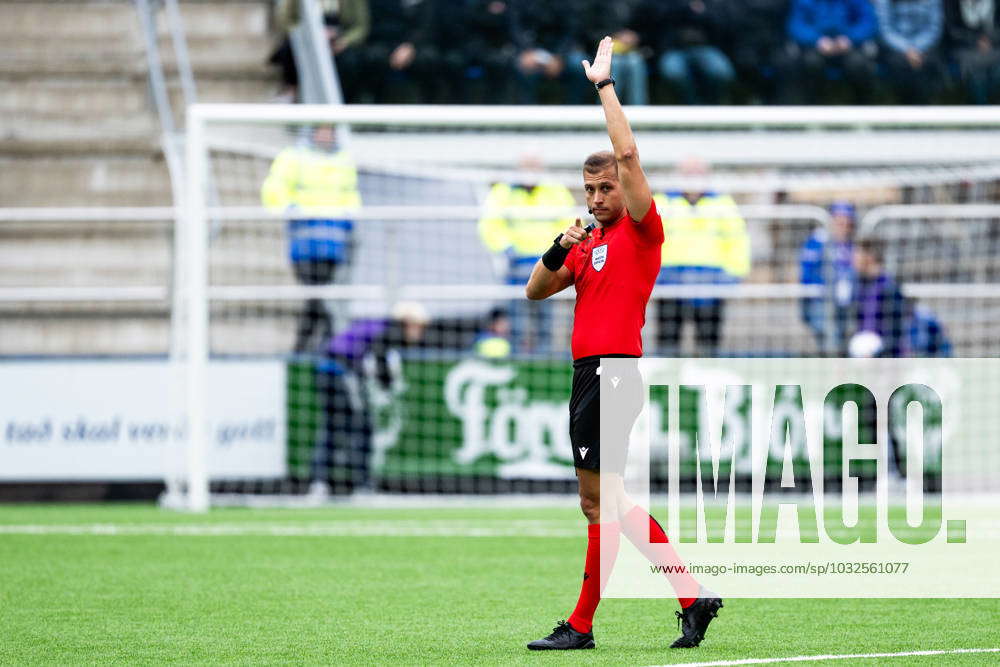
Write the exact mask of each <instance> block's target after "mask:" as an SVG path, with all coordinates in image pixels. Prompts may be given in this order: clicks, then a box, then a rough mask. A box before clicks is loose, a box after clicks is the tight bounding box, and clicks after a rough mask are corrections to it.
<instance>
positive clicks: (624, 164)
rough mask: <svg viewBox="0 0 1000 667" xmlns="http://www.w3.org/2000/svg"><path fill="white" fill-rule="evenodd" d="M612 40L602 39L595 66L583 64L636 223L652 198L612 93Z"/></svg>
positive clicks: (634, 146) (641, 217) (628, 128)
mask: <svg viewBox="0 0 1000 667" xmlns="http://www.w3.org/2000/svg"><path fill="white" fill-rule="evenodd" d="M612 45H613V40H612V39H611V38H610V37H605V38H604V39H602V40H601V43H600V44H598V46H597V54H596V55H595V56H594V63H593V64H590V62H588V61H586V60H584V61H583V69H584V71H585V72H586V74H587V78H588V79H590V81H591V82H592V83H593V84H594V85H596V86H597V94H598V95H599V96H600V98H601V106H603V107H604V118H605V120H606V122H607V126H608V136H610V137H611V146H612V148H614V153H615V161H616V162H617V163H618V178H619V179H620V180H621V184H622V191H623V194H624V198H625V208H626V209H628V212H629V215H630V216H631V217H632V219H633V220H635V221H637V222H638V221H640V220H642V219H643V218H645V217H646V213H647V212H648V211H649V205H650V202H651V201H652V199H653V195H652V193H651V192H650V190H649V183H648V182H647V181H646V174H645V172H643V170H642V165H641V164H639V150H638V149H637V148H636V145H635V137H634V136H633V135H632V128H631V127H630V126H629V124H628V119H627V118H626V117H625V112H624V111H623V110H622V105H621V102H619V101H618V95H617V94H616V93H615V86H614V79H612V78H611V48H612Z"/></svg>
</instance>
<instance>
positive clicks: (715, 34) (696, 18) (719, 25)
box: [632, 0, 736, 104]
mask: <svg viewBox="0 0 1000 667" xmlns="http://www.w3.org/2000/svg"><path fill="white" fill-rule="evenodd" d="M725 10H726V5H725V3H724V0H641V2H640V3H639V5H638V7H637V8H636V11H635V15H634V18H633V21H632V24H633V27H634V28H635V30H636V32H637V33H638V34H639V35H640V36H641V38H642V41H643V43H645V44H649V45H650V46H652V47H653V50H654V52H655V53H656V57H657V58H658V61H657V67H658V68H659V72H660V75H661V76H663V78H664V79H666V80H667V81H668V82H669V83H670V84H671V85H672V86H673V87H674V88H675V89H676V90H677V91H678V93H679V95H680V98H681V101H682V102H683V103H684V104H718V103H720V102H722V101H723V100H724V99H725V98H726V96H727V94H728V92H729V87H730V84H732V82H733V79H734V78H735V76H736V74H735V72H734V71H733V66H732V63H730V62H729V58H727V57H726V54H724V53H723V52H722V51H721V50H720V49H719V47H718V46H716V45H717V44H720V43H722V36H723V35H724V34H725V30H726V17H725Z"/></svg>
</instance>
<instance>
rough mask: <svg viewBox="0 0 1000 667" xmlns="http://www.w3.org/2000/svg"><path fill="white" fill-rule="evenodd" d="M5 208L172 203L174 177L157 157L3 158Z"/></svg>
mask: <svg viewBox="0 0 1000 667" xmlns="http://www.w3.org/2000/svg"><path fill="white" fill-rule="evenodd" d="M0 170H2V173H3V174H4V177H3V178H0V205H2V206H170V205H171V204H172V200H171V193H170V177H169V174H168V172H167V167H166V165H165V164H164V163H163V161H162V160H161V159H159V158H158V157H156V156H155V155H151V154H145V155H100V154H98V155H94V154H72V155H70V154H66V153H65V152H55V153H54V154H52V155H18V156H14V155H9V154H8V155H5V156H0Z"/></svg>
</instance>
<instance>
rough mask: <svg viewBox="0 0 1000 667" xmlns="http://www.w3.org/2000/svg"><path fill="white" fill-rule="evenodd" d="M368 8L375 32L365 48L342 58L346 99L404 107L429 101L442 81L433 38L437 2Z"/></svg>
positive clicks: (392, 1) (385, 0) (408, 0)
mask: <svg viewBox="0 0 1000 667" xmlns="http://www.w3.org/2000/svg"><path fill="white" fill-rule="evenodd" d="M368 4H369V12H370V16H371V28H370V30H369V33H368V38H367V39H366V40H365V43H364V46H363V48H358V49H347V50H345V51H343V52H342V53H341V54H340V55H339V56H338V57H337V73H338V75H339V76H340V80H341V84H342V85H343V89H344V94H345V99H346V100H347V101H348V102H381V103H400V102H407V101H413V100H416V99H419V98H421V97H429V95H428V91H429V89H430V88H431V87H432V86H434V85H436V84H437V83H438V82H440V81H441V79H442V77H441V74H442V72H441V62H440V58H439V54H438V50H437V47H436V46H435V45H434V44H433V43H432V41H431V38H432V35H431V34H430V30H431V20H432V18H433V14H432V11H433V7H432V0H368ZM414 87H415V88H416V90H413V88H414Z"/></svg>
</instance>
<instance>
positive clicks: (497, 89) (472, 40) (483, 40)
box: [433, 0, 516, 104]
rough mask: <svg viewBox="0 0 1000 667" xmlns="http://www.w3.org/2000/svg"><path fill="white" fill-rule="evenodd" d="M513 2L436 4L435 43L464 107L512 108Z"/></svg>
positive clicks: (479, 0)
mask: <svg viewBox="0 0 1000 667" xmlns="http://www.w3.org/2000/svg"><path fill="white" fill-rule="evenodd" d="M513 1H514V0H433V2H434V6H435V15H434V22H433V24H434V28H433V29H434V35H435V37H434V40H433V41H434V43H435V44H437V46H438V48H439V49H440V50H441V53H442V56H441V58H442V62H443V63H444V65H445V70H446V71H447V72H448V75H449V76H454V77H455V78H454V80H452V81H449V82H446V83H447V84H450V85H451V86H452V87H453V89H454V90H453V92H454V93H455V94H456V95H457V97H458V99H459V101H461V102H473V103H476V104H508V103H511V102H513V91H512V86H513V77H512V72H513V71H514V61H515V56H516V47H515V46H514V19H513V10H512V8H511V2H513Z"/></svg>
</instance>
